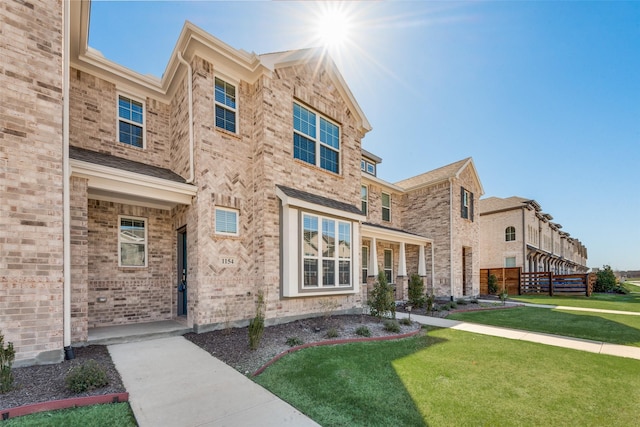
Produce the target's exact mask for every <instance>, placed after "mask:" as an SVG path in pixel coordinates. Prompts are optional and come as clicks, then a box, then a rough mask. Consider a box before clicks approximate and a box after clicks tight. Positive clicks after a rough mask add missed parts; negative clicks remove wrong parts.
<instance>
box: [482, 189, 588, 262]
mask: <svg viewBox="0 0 640 427" xmlns="http://www.w3.org/2000/svg"><path fill="white" fill-rule="evenodd" d="M479 208H480V209H479V211H480V248H481V256H480V267H481V268H498V267H520V268H522V271H525V272H536V271H550V272H553V273H555V274H570V273H586V272H587V271H588V270H589V269H588V267H587V248H586V247H585V246H584V245H583V244H582V243H580V241H579V240H577V239H575V238H572V237H570V235H569V233H567V232H564V231H562V226H561V225H560V224H557V223H554V222H552V220H553V217H552V216H551V215H549V214H547V213H543V212H542V210H541V208H540V205H539V204H538V203H537V202H536V201H535V200H529V199H524V198H522V197H508V198H506V199H502V198H499V197H489V198H486V199H482V200H480V203H479Z"/></svg>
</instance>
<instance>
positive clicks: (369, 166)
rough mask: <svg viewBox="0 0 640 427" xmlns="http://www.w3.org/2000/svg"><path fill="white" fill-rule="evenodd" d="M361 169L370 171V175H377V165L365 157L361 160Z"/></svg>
mask: <svg viewBox="0 0 640 427" xmlns="http://www.w3.org/2000/svg"><path fill="white" fill-rule="evenodd" d="M360 169H361V170H362V171H363V172H366V173H368V174H369V175H373V176H375V175H376V165H375V164H373V163H371V162H370V161H368V160H365V159H362V160H360Z"/></svg>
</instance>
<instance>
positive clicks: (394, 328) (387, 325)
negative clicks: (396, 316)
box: [384, 320, 400, 333]
mask: <svg viewBox="0 0 640 427" xmlns="http://www.w3.org/2000/svg"><path fill="white" fill-rule="evenodd" d="M384 329H385V330H386V331H388V332H395V333H398V332H400V324H399V323H398V322H396V321H395V320H385V321H384Z"/></svg>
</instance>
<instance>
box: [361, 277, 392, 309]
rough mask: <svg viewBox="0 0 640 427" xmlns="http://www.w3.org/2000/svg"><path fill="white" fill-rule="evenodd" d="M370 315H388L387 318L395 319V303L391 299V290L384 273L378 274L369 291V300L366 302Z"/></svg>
mask: <svg viewBox="0 0 640 427" xmlns="http://www.w3.org/2000/svg"><path fill="white" fill-rule="evenodd" d="M367 304H368V305H369V308H370V311H371V315H372V316H375V317H383V316H386V315H387V314H389V315H390V316H389V317H392V318H395V317H396V302H395V300H394V297H393V288H392V287H391V285H390V284H389V283H388V282H387V276H385V274H384V271H382V270H381V271H380V273H378V280H377V281H376V284H375V285H374V287H373V290H372V291H371V298H370V299H369V301H367Z"/></svg>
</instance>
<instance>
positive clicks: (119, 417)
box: [1, 402, 138, 427]
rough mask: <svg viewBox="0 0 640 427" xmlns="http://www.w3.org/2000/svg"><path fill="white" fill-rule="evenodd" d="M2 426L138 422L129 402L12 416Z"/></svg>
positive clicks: (119, 426)
mask: <svg viewBox="0 0 640 427" xmlns="http://www.w3.org/2000/svg"><path fill="white" fill-rule="evenodd" d="M1 425H2V427H45V426H65V427H85V426H100V427H128V426H131V427H135V426H137V425H138V424H137V423H136V419H135V417H134V416H133V412H132V411H131V407H130V406H129V404H128V403H126V402H125V403H110V404H107V405H93V406H83V407H80V408H69V409H61V410H59V411H50V412H40V413H37V414H31V415H24V416H22V417H17V418H11V419H9V420H7V421H3V422H2V423H1Z"/></svg>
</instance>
